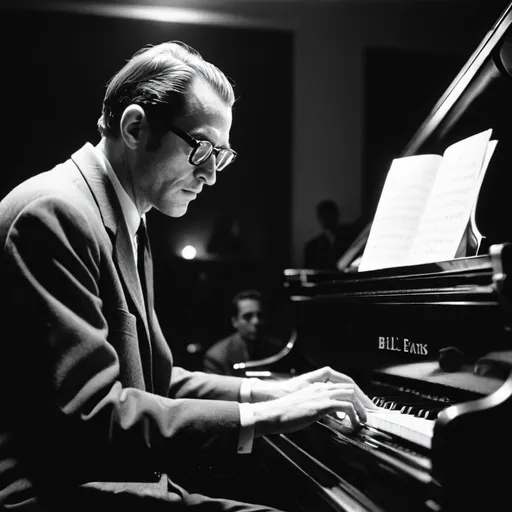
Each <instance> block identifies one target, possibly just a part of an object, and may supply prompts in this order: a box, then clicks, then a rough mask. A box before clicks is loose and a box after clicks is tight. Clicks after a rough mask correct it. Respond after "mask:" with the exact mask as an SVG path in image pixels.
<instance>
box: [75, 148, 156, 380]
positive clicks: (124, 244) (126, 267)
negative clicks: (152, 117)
mask: <svg viewBox="0 0 512 512" xmlns="http://www.w3.org/2000/svg"><path fill="white" fill-rule="evenodd" d="M71 159H72V160H73V162H74V163H75V164H76V165H77V167H78V169H79V170H80V172H81V173H82V175H83V176H84V179H85V181H86V182H87V184H88V185H89V188H90V190H91V192H92V194H93V196H94V198H95V200H96V203H97V205H98V208H99V210H100V214H101V216H102V219H103V223H104V225H105V228H106V229H107V231H108V233H109V235H110V237H111V239H112V240H113V246H114V252H113V259H114V263H115V264H116V267H117V268H118V271H119V274H120V276H121V279H122V281H123V282H124V285H125V289H126V290H127V293H128V295H129V296H130V298H131V300H132V302H133V304H134V305H135V309H136V312H137V315H136V316H137V317H138V321H139V322H141V323H142V325H143V326H144V333H145V338H146V339H145V340H139V345H140V349H141V354H142V355H143V364H144V374H145V378H146V384H147V385H148V387H149V388H150V389H151V388H152V384H151V382H152V371H151V367H152V356H151V343H150V340H151V336H150V330H149V323H148V318H147V314H146V310H145V307H144V298H143V294H142V288H141V285H140V281H139V278H138V274H137V266H136V264H135V259H134V256H133V249H132V242H131V240H130V235H129V233H128V227H127V225H126V221H125V220H124V217H123V215H122V210H121V206H120V204H119V201H118V199H117V196H116V193H115V190H114V187H113V185H112V183H111V181H110V179H109V177H108V175H107V174H106V173H105V171H104V170H103V167H102V165H101V162H99V161H98V159H97V158H96V155H95V152H94V149H93V147H92V145H91V144H89V143H87V144H86V145H85V146H83V147H82V148H81V149H79V150H78V151H77V152H76V153H74V154H73V155H72V156H71ZM151 284H152V283H151ZM150 311H151V310H150Z"/></svg>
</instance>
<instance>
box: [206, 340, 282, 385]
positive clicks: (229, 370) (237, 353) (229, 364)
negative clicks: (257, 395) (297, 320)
mask: <svg viewBox="0 0 512 512" xmlns="http://www.w3.org/2000/svg"><path fill="white" fill-rule="evenodd" d="M283 346H284V344H283V343H282V342H280V341H279V340H278V339H276V338H273V337H271V336H265V338H264V339H262V340H261V341H260V342H258V343H257V344H256V346H255V347H254V350H253V351H252V353H249V350H248V347H247V344H246V342H245V341H244V340H243V339H242V337H241V336H240V334H238V333H237V332H235V333H234V334H231V335H230V336H228V337H227V338H224V339H222V340H220V341H218V342H216V343H214V344H213V345H212V346H211V347H210V348H209V349H208V350H207V351H206V352H205V355H204V361H203V367H204V371H205V372H208V373H217V374H220V375H236V372H235V371H234V370H233V365H234V364H235V363H242V362H246V361H250V360H256V359H262V358H264V357H268V356H272V355H274V354H277V353H278V352H279V350H281V349H282V348H283Z"/></svg>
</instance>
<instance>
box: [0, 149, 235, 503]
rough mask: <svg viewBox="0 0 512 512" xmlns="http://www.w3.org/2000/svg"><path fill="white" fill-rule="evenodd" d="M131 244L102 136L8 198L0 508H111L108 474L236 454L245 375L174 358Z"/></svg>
mask: <svg viewBox="0 0 512 512" xmlns="http://www.w3.org/2000/svg"><path fill="white" fill-rule="evenodd" d="M130 244H131V242H130V240H129V236H128V231H127V227H126V223H125V221H124V219H123V217H122V215H121V209H120V205H119V203H118V200H117V197H116V195H115V193H114V189H113V187H112V184H111V182H110V181H109V178H108V176H106V175H105V173H104V172H102V171H101V167H100V163H99V162H98V161H97V159H96V155H95V153H94V151H93V149H92V146H91V145H89V144H86V145H85V146H84V147H83V148H81V149H80V150H79V151H77V152H76V153H74V154H73V155H72V157H71V158H70V159H69V160H67V161H66V162H65V163H63V164H60V165H58V166H57V167H55V168H54V169H52V170H50V171H48V172H45V173H42V174H39V175H37V176H35V177H33V178H31V179H29V180H28V181H26V182H24V183H22V184H21V185H19V186H18V187H17V188H15V189H14V190H13V191H12V192H11V193H10V194H9V195H8V196H7V197H5V198H4V200H3V201H2V202H1V203H0V247H1V253H0V297H1V307H2V308H1V311H2V315H3V318H2V327H3V330H2V338H1V342H0V364H1V368H0V370H1V371H0V374H1V375H0V379H1V380H0V400H1V403H2V413H1V415H0V505H3V506H6V505H11V506H13V505H18V507H20V508H19V509H20V510H39V509H38V508H37V507H38V504H39V506H45V505H48V504H50V506H55V507H56V506H57V505H62V503H64V502H65V500H67V499H69V500H73V498H74V497H75V496H79V495H80V494H79V493H78V494H76V493H77V492H78V491H79V489H84V488H87V489H91V488H92V489H95V496H96V498H97V499H98V502H97V503H98V504H99V505H100V506H99V508H97V509H96V510H101V503H102V497H105V496H107V495H110V496H112V495H114V494H115V493H119V489H118V488H116V489H114V490H113V489H112V488H111V487H108V485H103V486H102V484H101V482H127V481H129V482H134V483H137V482H156V485H159V484H158V482H163V483H162V484H161V485H162V486H164V487H165V492H166V491H167V487H166V486H167V483H166V481H165V482H164V479H161V478H159V472H168V473H170V474H172V473H173V471H179V469H180V467H182V465H183V464H184V462H185V461H187V460H190V457H194V455H197V454H199V453H200V454H201V456H202V457H204V456H208V455H209V454H210V455H212V456H217V455H221V454H229V453H236V445H237V439H238V434H239V428H240V418H239V406H238V404H237V403H236V401H237V400H238V394H239V389H240V384H241V379H238V378H234V377H220V376H213V375H206V374H204V373H202V372H188V371H186V370H184V369H182V368H179V367H176V366H173V359H172V355H171V351H170V349H169V347H168V345H167V343H166V341H165V339H164V336H163V334H162V331H161V329H160V326H159V324H158V319H157V317H156V314H155V312H154V309H153V307H152V304H150V313H149V314H146V313H145V309H144V306H143V300H142V292H141V289H140V285H139V281H138V279H137V274H136V267H135V262H134V258H133V254H132V249H131V245H130ZM212 399H213V400H212ZM155 475H156V476H155ZM84 484H87V485H84ZM130 492H133V491H130ZM143 492H148V491H147V490H146V491H143ZM154 492H155V493H157V494H158V493H161V492H164V490H162V489H156V490H155V491H154ZM137 493H138V491H135V494H137ZM166 496H167V494H166ZM176 496H178V498H176V499H178V501H179V493H178V494H176ZM96 498H95V499H96ZM166 499H167V498H166ZM71 503H73V502H71ZM41 504H42V505H41ZM77 506H78V504H77V503H76V502H75V503H73V504H72V505H70V507H69V508H68V510H77V509H78V508H77ZM63 507H64V508H65V506H64V505H63ZM180 510H181V509H180Z"/></svg>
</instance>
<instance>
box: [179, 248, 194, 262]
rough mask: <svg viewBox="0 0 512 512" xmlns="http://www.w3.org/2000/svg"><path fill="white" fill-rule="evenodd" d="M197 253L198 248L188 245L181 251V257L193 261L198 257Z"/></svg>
mask: <svg viewBox="0 0 512 512" xmlns="http://www.w3.org/2000/svg"><path fill="white" fill-rule="evenodd" d="M196 254H197V251H196V248H195V247H194V246H192V245H186V246H185V247H183V249H182V250H181V256H182V257H183V258H185V259H186V260H193V259H194V258H195V257H196Z"/></svg>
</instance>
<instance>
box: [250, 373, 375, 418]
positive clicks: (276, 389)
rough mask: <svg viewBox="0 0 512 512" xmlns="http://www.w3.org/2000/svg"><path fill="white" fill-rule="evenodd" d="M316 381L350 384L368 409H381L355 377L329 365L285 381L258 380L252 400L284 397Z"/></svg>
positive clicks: (252, 392) (253, 390) (252, 393)
mask: <svg viewBox="0 0 512 512" xmlns="http://www.w3.org/2000/svg"><path fill="white" fill-rule="evenodd" d="M315 383H333V384H350V385H352V387H353V388H354V389H355V392H356V395H357V397H358V399H359V401H360V402H361V404H362V405H363V406H364V407H365V408H366V409H372V410H377V409H379V408H378V407H377V406H376V405H375V404H374V403H373V402H372V401H371V400H370V399H369V398H368V396H366V395H365V394H364V393H363V391H362V390H361V388H360V387H359V386H358V385H357V384H356V383H355V382H354V379H352V378H351V377H349V376H348V375H345V374H344V373H340V372H337V371H335V370H333V369H332V368H330V367H329V366H324V367H323V368H319V369H318V370H315V371H312V372H309V373H304V374H302V375H298V376H296V377H292V378H291V379H287V380H283V381H264V380H258V381H256V382H255V383H254V385H253V387H252V391H251V399H252V400H251V401H252V402H259V401H262V400H272V399H275V398H280V397H284V396H287V395H289V394H290V393H295V392H296V391H299V390H301V389H305V388H307V387H308V386H310V385H311V384H315Z"/></svg>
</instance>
